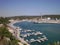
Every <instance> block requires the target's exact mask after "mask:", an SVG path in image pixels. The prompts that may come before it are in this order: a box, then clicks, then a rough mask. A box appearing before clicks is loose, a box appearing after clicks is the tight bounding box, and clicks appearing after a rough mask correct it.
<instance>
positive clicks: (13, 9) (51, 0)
mask: <svg viewBox="0 0 60 45" xmlns="http://www.w3.org/2000/svg"><path fill="white" fill-rule="evenodd" d="M46 14H60V0H0V16H37V15H46Z"/></svg>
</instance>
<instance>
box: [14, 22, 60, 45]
mask: <svg viewBox="0 0 60 45" xmlns="http://www.w3.org/2000/svg"><path fill="white" fill-rule="evenodd" d="M14 26H18V27H20V28H22V29H23V30H24V29H25V30H28V29H30V30H35V31H40V32H42V33H43V35H46V37H47V38H48V40H47V41H44V42H41V43H39V42H33V43H31V45H47V43H51V42H55V41H60V24H48V23H40V24H36V23H33V22H26V21H25V22H18V23H15V24H14ZM37 37H38V36H30V37H27V39H31V38H37Z"/></svg>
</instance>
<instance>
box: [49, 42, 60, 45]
mask: <svg viewBox="0 0 60 45" xmlns="http://www.w3.org/2000/svg"><path fill="white" fill-rule="evenodd" d="M48 45H60V42H59V41H57V42H54V43H50V44H48Z"/></svg>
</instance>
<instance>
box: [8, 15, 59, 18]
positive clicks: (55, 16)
mask: <svg viewBox="0 0 60 45" xmlns="http://www.w3.org/2000/svg"><path fill="white" fill-rule="evenodd" d="M47 17H50V18H58V19H60V15H42V18H47ZM7 18H9V19H33V18H41V16H13V17H7Z"/></svg>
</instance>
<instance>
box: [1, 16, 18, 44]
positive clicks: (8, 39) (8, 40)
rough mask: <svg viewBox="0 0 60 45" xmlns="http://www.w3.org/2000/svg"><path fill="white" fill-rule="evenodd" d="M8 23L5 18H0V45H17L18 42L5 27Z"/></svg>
mask: <svg viewBox="0 0 60 45" xmlns="http://www.w3.org/2000/svg"><path fill="white" fill-rule="evenodd" d="M8 23H9V21H8V19H7V18H3V17H0V24H3V26H1V27H0V45H18V40H17V39H16V38H15V37H14V36H13V35H12V34H11V33H10V32H9V31H8V29H7V25H6V24H8Z"/></svg>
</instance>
